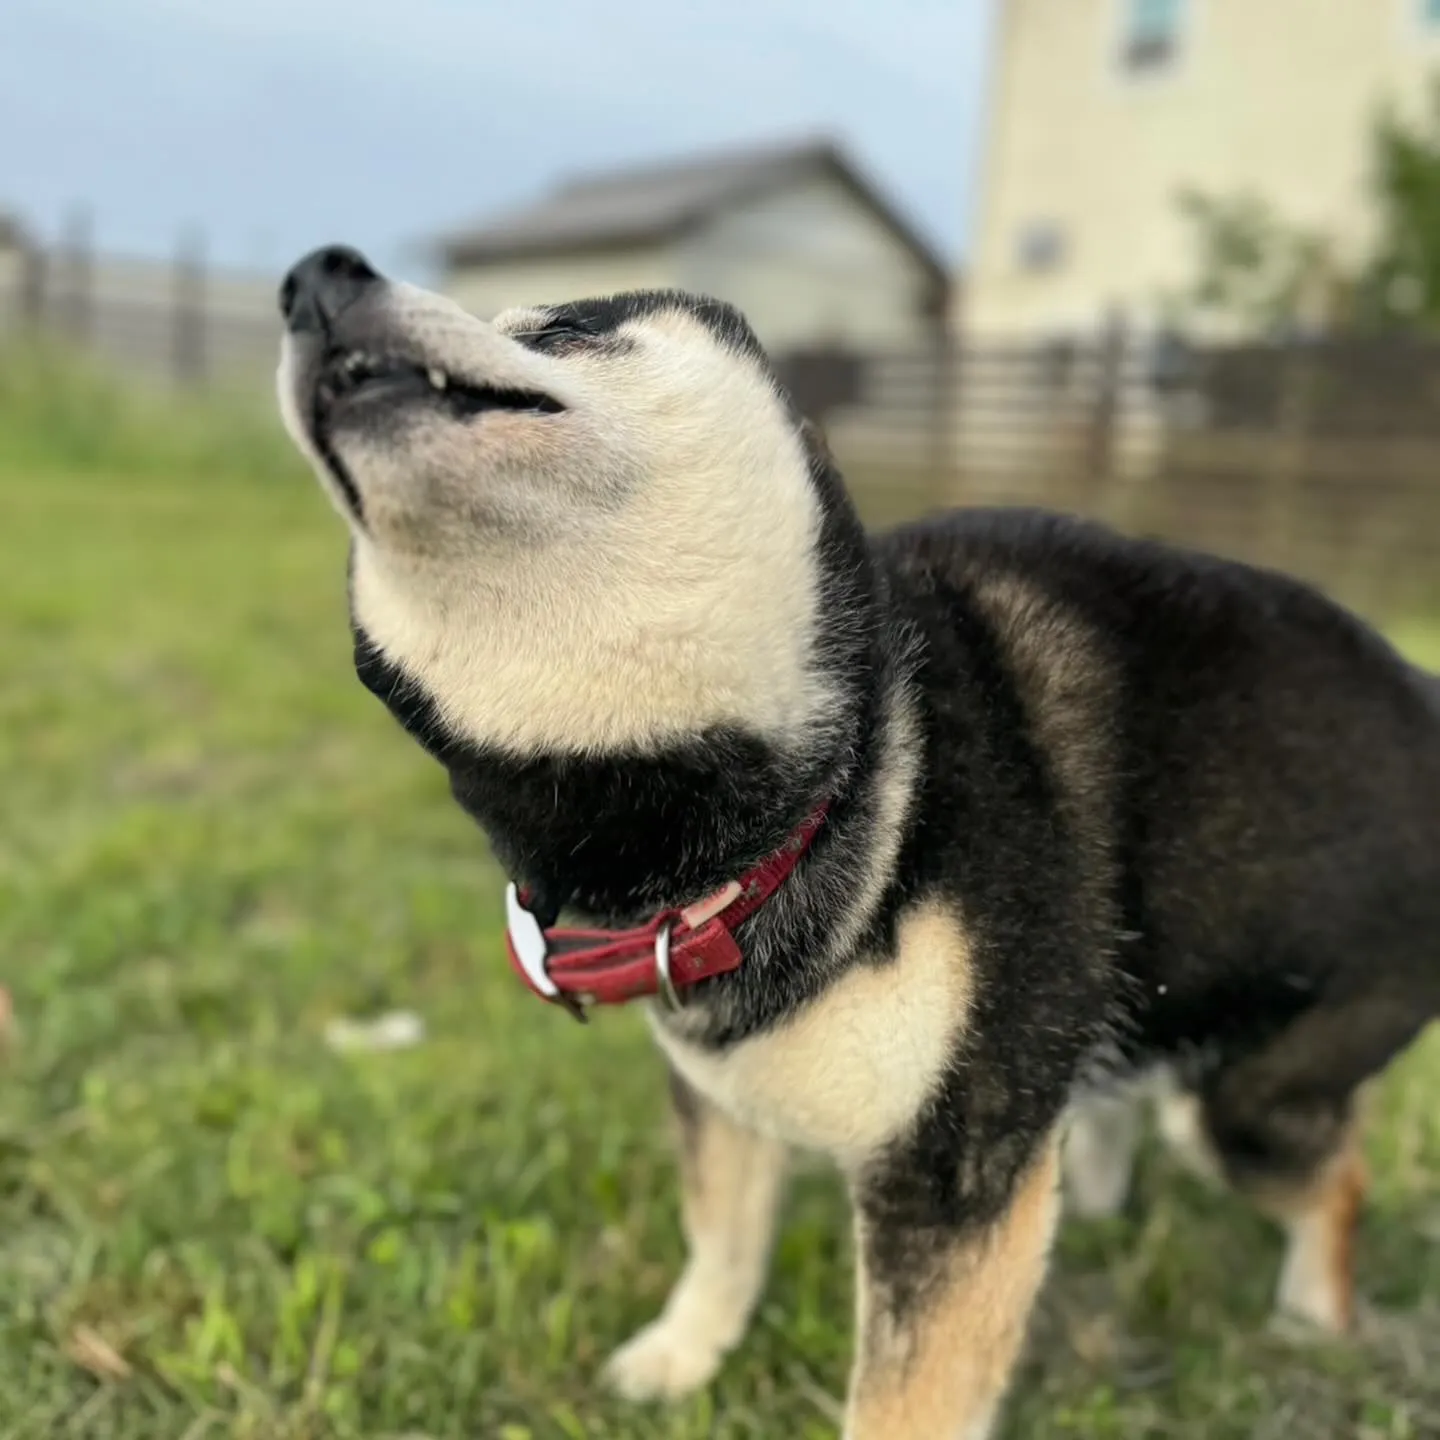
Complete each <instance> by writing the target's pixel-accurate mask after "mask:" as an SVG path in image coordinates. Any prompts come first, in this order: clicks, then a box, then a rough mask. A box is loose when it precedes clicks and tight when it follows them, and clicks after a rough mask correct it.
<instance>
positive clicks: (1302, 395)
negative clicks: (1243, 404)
mask: <svg viewBox="0 0 1440 1440" xmlns="http://www.w3.org/2000/svg"><path fill="white" fill-rule="evenodd" d="M1279 364H1280V375H1279V380H1278V391H1279V394H1278V396H1277V399H1276V406H1275V450H1274V455H1275V459H1274V464H1273V465H1272V467H1271V470H1270V475H1269V477H1268V484H1267V485H1266V494H1265V504H1264V526H1263V532H1262V542H1261V543H1262V544H1263V545H1264V547H1265V548H1264V553H1263V554H1262V555H1261V556H1260V557H1259V559H1260V560H1261V562H1262V563H1264V564H1266V565H1273V566H1275V567H1276V568H1277V569H1281V570H1287V569H1291V568H1292V567H1294V566H1295V565H1296V563H1297V557H1296V540H1297V536H1296V533H1295V522H1296V520H1297V519H1298V513H1299V501H1300V492H1301V486H1302V484H1303V481H1304V470H1305V450H1306V445H1307V442H1308V440H1309V431H1310V426H1311V420H1312V410H1313V406H1314V400H1315V382H1316V378H1317V374H1316V359H1315V357H1314V356H1313V355H1311V354H1310V353H1308V350H1307V347H1305V346H1304V345H1303V344H1297V343H1295V342H1293V341H1291V342H1287V343H1286V344H1285V346H1284V348H1283V349H1282V350H1281V351H1280V354H1279Z"/></svg>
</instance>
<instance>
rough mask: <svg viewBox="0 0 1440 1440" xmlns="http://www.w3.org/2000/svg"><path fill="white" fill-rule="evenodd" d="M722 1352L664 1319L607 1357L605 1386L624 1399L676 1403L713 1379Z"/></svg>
mask: <svg viewBox="0 0 1440 1440" xmlns="http://www.w3.org/2000/svg"><path fill="white" fill-rule="evenodd" d="M722 1358H723V1356H722V1353H721V1352H720V1351H719V1350H717V1349H715V1348H714V1347H713V1346H708V1345H704V1344H701V1343H697V1341H696V1340H695V1338H694V1337H693V1336H691V1335H686V1334H685V1333H684V1331H683V1330H682V1329H681V1327H680V1326H678V1325H675V1324H673V1323H671V1322H669V1321H666V1320H664V1319H660V1320H657V1321H655V1323H654V1324H653V1325H647V1326H646V1327H645V1329H643V1330H642V1331H640V1333H639V1334H638V1335H636V1336H635V1338H634V1339H633V1340H631V1341H629V1342H628V1343H627V1344H625V1345H622V1346H621V1347H620V1349H618V1350H617V1351H616V1352H615V1353H614V1355H612V1356H611V1357H610V1361H609V1363H608V1364H607V1365H606V1366H605V1383H606V1384H607V1385H608V1386H609V1387H610V1388H611V1389H612V1390H613V1391H615V1393H616V1394H617V1395H620V1396H623V1397H624V1398H625V1399H626V1400H678V1399H679V1398H680V1397H681V1396H683V1395H688V1394H690V1393H691V1391H693V1390H698V1389H700V1387H701V1386H702V1385H705V1384H707V1383H708V1382H709V1381H710V1380H711V1379H713V1378H714V1375H715V1372H716V1371H717V1370H718V1369H719V1368H720V1361H721V1359H722Z"/></svg>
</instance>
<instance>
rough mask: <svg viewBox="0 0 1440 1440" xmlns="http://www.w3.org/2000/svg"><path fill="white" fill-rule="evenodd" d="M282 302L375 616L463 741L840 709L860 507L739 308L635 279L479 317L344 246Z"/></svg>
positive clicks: (683, 730)
mask: <svg viewBox="0 0 1440 1440" xmlns="http://www.w3.org/2000/svg"><path fill="white" fill-rule="evenodd" d="M281 306H282V310H283V311H284V314H285V318H286V324H287V332H288V333H287V336H286V340H285V343H284V350H283V354H282V360H281V366H280V377H279V388H280V403H281V409H282V412H283V414H284V417H285V420H286V423H287V426H288V428H289V430H290V433H291V435H292V436H293V438H294V440H295V442H296V443H297V444H298V445H299V446H300V448H301V449H302V450H303V451H304V452H305V454H306V455H307V456H308V457H309V458H310V460H311V462H312V463H313V465H314V467H315V469H316V470H317V472H318V474H319V476H320V478H321V480H322V482H323V484H324V485H325V487H326V489H327V491H328V492H329V494H330V496H331V498H332V499H333V500H334V502H335V503H336V505H337V506H338V508H339V509H340V511H341V513H342V514H343V515H344V516H345V518H346V520H347V521H348V523H349V526H350V529H351V532H352V539H353V547H352V605H353V608H354V612H355V619H356V622H357V625H358V627H359V628H360V629H361V630H362V631H363V632H364V634H365V636H366V637H367V639H368V640H369V641H370V642H371V643H372V644H373V645H374V646H376V647H378V649H379V650H380V651H381V652H382V653H383V654H384V655H385V657H386V659H387V661H388V662H390V663H392V664H394V665H395V666H396V667H397V668H398V669H399V670H400V671H401V672H402V673H403V675H404V676H405V678H406V679H407V680H408V681H411V682H414V683H417V684H419V685H421V686H422V687H424V689H425V690H426V692H427V693H428V694H429V695H430V697H431V698H432V699H433V701H434V703H435V704H436V706H437V707H438V709H439V712H440V714H441V716H442V717H443V719H444V721H445V723H446V724H447V726H448V727H449V728H450V730H451V731H452V732H454V733H455V734H456V735H457V736H459V737H461V738H464V739H466V740H468V741H471V742H474V743H480V744H498V745H502V746H505V747H507V748H511V749H518V750H521V751H529V752H536V751H539V750H547V749H559V750H562V751H565V750H568V751H576V750H579V751H589V752H594V751H596V750H597V749H603V748H606V747H615V746H621V747H632V748H633V747H637V746H638V747H641V748H645V747H649V746H653V745H654V744H656V743H662V742H663V741H664V740H666V739H667V738H668V737H673V736H681V735H693V734H695V733H697V731H702V730H705V729H707V728H711V727H715V726H737V727H740V728H742V729H744V730H746V731H749V732H752V733H758V734H759V735H761V736H764V737H767V738H774V739H778V740H788V741H791V742H794V743H805V742H806V740H807V737H813V735H814V733H815V729H816V727H817V726H819V727H822V728H823V727H824V726H825V723H826V720H827V716H829V715H830V714H831V713H832V712H833V710H834V708H835V705H836V702H837V696H836V693H835V691H836V685H835V677H834V675H833V674H830V673H828V668H827V666H826V665H825V664H824V663H821V662H820V661H819V660H817V652H818V651H823V650H824V648H825V647H824V644H823V643H822V637H821V634H820V632H821V629H822V626H823V624H824V617H823V614H822V612H823V610H824V609H825V606H824V603H823V595H822V592H823V590H824V588H825V585H826V583H827V582H826V578H825V571H826V564H827V561H826V556H825V551H826V548H827V542H826V541H825V538H824V537H825V535H826V533H827V531H828V530H829V529H833V528H834V526H833V519H832V518H827V512H828V511H833V509H834V507H835V505H836V503H839V504H840V505H841V506H842V508H843V503H844V502H843V500H842V501H839V502H837V501H836V497H835V496H834V495H833V494H830V493H829V492H828V491H827V489H826V486H825V485H824V484H820V483H817V471H822V470H823V469H824V465H823V463H822V461H821V460H820V458H819V456H818V453H817V451H816V450H815V448H814V445H813V443H812V442H811V440H810V439H809V438H808V436H807V431H806V428H805V427H804V426H803V425H802V424H801V422H800V421H799V420H798V419H797V417H796V416H795V414H794V412H793V410H792V408H791V406H790V404H789V402H788V400H787V399H786V397H785V395H784V394H783V392H782V391H781V389H780V387H779V386H778V385H777V383H776V381H775V378H774V375H773V373H772V372H771V369H770V366H769V364H768V362H767V360H766V357H765V355H764V352H763V351H762V349H761V347H760V345H759V344H758V342H757V341H756V339H755V336H754V334H753V333H752V331H751V330H750V327H749V326H748V325H747V324H746V323H745V321H744V319H743V318H742V317H741V316H740V315H739V314H738V313H737V312H736V311H735V310H734V309H732V308H731V307H729V306H726V305H723V304H721V303H719V302H717V301H714V300H708V299H703V298H698V297H694V296H690V295H684V294H680V293H675V292H641V293H635V294H629V295H621V296H617V297H612V298H608V299H602V300H590V301H581V302H577V303H572V304H565V305H559V306H550V307H544V308H538V309H521V310H513V311H509V312H507V313H506V314H503V315H501V316H500V317H498V318H497V319H496V320H495V321H493V322H486V321H483V320H479V319H477V318H475V317H474V316H472V315H470V314H468V313H466V312H465V311H463V310H461V309H460V308H459V307H458V306H456V305H454V304H452V303H451V302H450V301H448V300H446V299H443V298H442V297H440V296H438V295H434V294H430V293H427V292H425V291H422V290H418V289H416V288H414V287H412V286H408V285H403V284H398V283H393V282H390V281H388V280H385V279H383V278H382V277H380V276H379V275H377V274H376V273H375V272H374V270H373V269H372V268H371V267H370V266H369V265H368V264H367V263H366V262H365V260H364V259H363V258H362V257H361V256H360V255H358V254H357V253H356V252H354V251H350V250H344V249H339V248H333V249H328V250H323V251H318V252H316V253H315V254H313V255H311V256H309V257H307V258H306V259H305V260H304V261H302V262H301V263H300V264H299V265H297V266H296V267H295V269H294V270H293V271H291V273H290V275H289V276H288V277H287V279H286V281H285V284H284V287H283V289H282V295H281ZM832 548H833V547H832ZM832 559H833V557H832ZM850 563H851V564H852V566H853V557H852V558H851V562H850Z"/></svg>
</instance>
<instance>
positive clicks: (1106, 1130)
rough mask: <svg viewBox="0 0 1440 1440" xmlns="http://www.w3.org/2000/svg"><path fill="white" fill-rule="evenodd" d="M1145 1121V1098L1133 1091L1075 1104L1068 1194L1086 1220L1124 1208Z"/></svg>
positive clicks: (1068, 1138)
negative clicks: (1142, 1118) (1142, 1120)
mask: <svg viewBox="0 0 1440 1440" xmlns="http://www.w3.org/2000/svg"><path fill="white" fill-rule="evenodd" d="M1140 1120H1141V1110H1140V1098H1139V1096H1138V1095H1136V1094H1134V1093H1132V1092H1131V1091H1128V1090H1104V1091H1099V1092H1094V1093H1090V1094H1083V1095H1081V1096H1079V1097H1078V1098H1077V1099H1076V1100H1074V1101H1073V1102H1072V1104H1071V1109H1070V1115H1069V1120H1068V1125H1067V1129H1066V1134H1065V1149H1064V1170H1065V1190H1066V1199H1067V1201H1068V1204H1069V1207H1070V1209H1071V1210H1073V1211H1074V1213H1075V1214H1076V1215H1078V1216H1080V1217H1081V1218H1082V1219H1086V1220H1098V1219H1103V1218H1105V1217H1107V1216H1111V1215H1118V1214H1119V1213H1120V1211H1121V1210H1122V1209H1123V1208H1124V1205H1125V1201H1126V1198H1127V1197H1128V1196H1129V1193H1130V1178H1131V1172H1132V1171H1133V1169H1134V1165H1135V1151H1136V1148H1137V1147H1138V1145H1139V1142H1140Z"/></svg>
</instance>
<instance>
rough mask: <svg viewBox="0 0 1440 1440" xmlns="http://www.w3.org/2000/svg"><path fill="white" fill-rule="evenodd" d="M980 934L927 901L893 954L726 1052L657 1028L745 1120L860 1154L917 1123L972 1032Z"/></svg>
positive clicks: (686, 1065) (677, 1057)
mask: <svg viewBox="0 0 1440 1440" xmlns="http://www.w3.org/2000/svg"><path fill="white" fill-rule="evenodd" d="M974 984H975V979H974V969H973V961H972V957H971V945H970V937H969V935H968V934H967V932H966V929H965V926H964V925H963V923H962V922H961V920H960V919H959V916H958V914H957V913H956V912H955V911H954V910H953V909H951V908H949V907H945V906H941V905H939V904H927V905H925V906H922V907H919V908H917V909H915V910H913V911H911V912H910V914H908V915H907V916H905V917H904V919H903V920H902V921H901V924H900V928H899V943H898V946H897V951H896V954H895V957H894V958H893V959H892V960H888V961H887V960H880V959H878V958H877V959H876V960H874V961H871V962H861V963H859V964H856V965H855V966H853V967H852V968H851V969H850V970H848V971H846V972H845V973H844V974H843V975H842V976H841V977H840V978H839V979H838V980H836V981H835V982H834V983H832V984H831V985H830V986H829V987H828V988H827V989H826V990H824V991H823V992H822V993H821V994H820V995H819V997H818V998H816V999H815V1000H814V1001H812V1002H811V1003H810V1004H808V1005H806V1006H805V1007H804V1008H803V1009H802V1010H801V1011H800V1012H799V1013H798V1014H797V1015H795V1016H794V1017H793V1018H792V1019H790V1020H788V1021H787V1022H785V1023H784V1024H782V1025H780V1026H777V1027H776V1028H775V1029H773V1030H769V1031H766V1032H765V1033H764V1034H761V1035H757V1036H755V1037H754V1038H752V1039H749V1040H745V1041H743V1042H742V1043H741V1044H739V1045H736V1046H733V1047H732V1048H730V1049H728V1050H725V1051H723V1052H719V1053H715V1052H712V1051H708V1050H705V1049H702V1048H700V1047H699V1046H695V1045H691V1044H688V1043H687V1042H686V1041H685V1040H684V1039H683V1038H681V1037H680V1036H679V1035H677V1034H675V1033H673V1032H672V1031H670V1030H668V1029H667V1028H665V1027H664V1026H663V1025H657V1026H656V1034H657V1036H658V1039H659V1043H660V1045H661V1047H662V1048H663V1049H664V1050H665V1052H666V1054H667V1055H668V1056H669V1058H670V1061H671V1063H672V1064H673V1065H674V1066H675V1068H676V1069H677V1070H678V1071H679V1072H680V1074H681V1075H683V1076H684V1078H685V1079H686V1080H687V1081H688V1082H689V1083H690V1084H691V1085H692V1086H693V1087H694V1088H695V1089H696V1090H698V1091H700V1093H701V1094H703V1095H705V1096H707V1097H708V1098H709V1099H710V1100H711V1101H712V1102H713V1103H714V1104H716V1105H718V1106H720V1108H721V1109H723V1110H725V1111H727V1112H728V1113H729V1114H731V1115H733V1116H734V1117H735V1118H736V1119H737V1120H739V1121H740V1122H741V1123H742V1124H747V1125H751V1126H753V1127H754V1128H755V1129H757V1130H761V1131H763V1132H765V1133H768V1134H772V1135H775V1136H776V1137H778V1138H780V1139H782V1140H786V1141H788V1142H789V1143H791V1144H793V1145H798V1146H801V1147H803V1148H806V1149H813V1150H819V1151H823V1152H824V1153H826V1154H829V1155H832V1156H834V1157H835V1158H837V1159H838V1160H840V1161H841V1162H842V1163H844V1162H858V1161H860V1160H863V1159H864V1158H865V1157H867V1156H868V1155H870V1154H873V1153H874V1151H875V1150H877V1149H878V1148H879V1147H880V1146H882V1145H884V1144H885V1143H886V1142H887V1141H890V1140H892V1139H894V1138H895V1137H896V1136H897V1135H899V1134H900V1133H901V1132H903V1131H904V1130H906V1129H907V1128H908V1127H909V1126H910V1124H911V1123H912V1122H913V1121H914V1119H915V1117H916V1115H917V1114H918V1113H919V1110H920V1108H921V1106H922V1105H924V1103H925V1101H926V1100H927V1099H929V1097H930V1096H931V1094H933V1093H934V1090H935V1088H936V1086H937V1085H938V1084H939V1082H940V1079H941V1077H942V1075H943V1074H944V1071H945V1069H946V1066H947V1065H948V1064H949V1063H950V1062H951V1060H952V1058H953V1057H954V1054H955V1049H956V1046H957V1044H958V1043H959V1039H960V1036H961V1035H962V1034H963V1032H964V1030H965V1026H966V1023H967V1021H968V1017H969V1012H970V1007H971V1004H972V1001H973V998H974Z"/></svg>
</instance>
